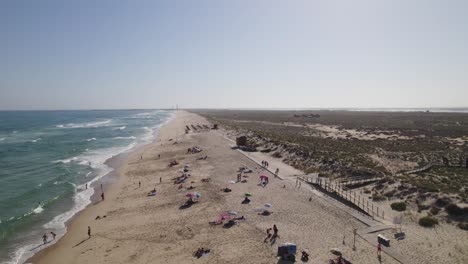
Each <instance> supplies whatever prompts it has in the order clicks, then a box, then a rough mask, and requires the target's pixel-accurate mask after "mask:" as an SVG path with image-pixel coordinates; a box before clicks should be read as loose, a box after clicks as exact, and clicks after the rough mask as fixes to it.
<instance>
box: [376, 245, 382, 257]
mask: <svg viewBox="0 0 468 264" xmlns="http://www.w3.org/2000/svg"><path fill="white" fill-rule="evenodd" d="M381 254H382V245H381V244H380V243H378V244H377V256H378V257H380V255H381Z"/></svg>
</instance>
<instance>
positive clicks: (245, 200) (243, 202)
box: [241, 197, 250, 204]
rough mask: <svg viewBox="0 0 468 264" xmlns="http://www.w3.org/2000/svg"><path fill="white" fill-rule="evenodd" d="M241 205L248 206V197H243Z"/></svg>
mask: <svg viewBox="0 0 468 264" xmlns="http://www.w3.org/2000/svg"><path fill="white" fill-rule="evenodd" d="M241 203H242V204H249V203H250V199H249V197H245V198H244V200H243V201H242V202H241Z"/></svg>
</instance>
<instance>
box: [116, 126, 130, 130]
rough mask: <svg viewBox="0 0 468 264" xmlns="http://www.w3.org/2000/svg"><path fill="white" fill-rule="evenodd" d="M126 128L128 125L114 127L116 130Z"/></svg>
mask: <svg viewBox="0 0 468 264" xmlns="http://www.w3.org/2000/svg"><path fill="white" fill-rule="evenodd" d="M125 128H127V127H126V126H121V127H114V128H113V129H114V130H124V129H125Z"/></svg>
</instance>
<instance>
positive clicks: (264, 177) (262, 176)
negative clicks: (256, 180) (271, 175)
mask: <svg viewBox="0 0 468 264" xmlns="http://www.w3.org/2000/svg"><path fill="white" fill-rule="evenodd" d="M260 179H268V177H267V176H265V175H261V176H260Z"/></svg>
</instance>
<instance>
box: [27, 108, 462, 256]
mask: <svg viewBox="0 0 468 264" xmlns="http://www.w3.org/2000/svg"><path fill="white" fill-rule="evenodd" d="M191 124H194V125H195V124H197V125H201V127H202V126H203V125H208V126H210V127H211V125H212V124H210V123H209V122H208V121H207V120H206V119H204V118H203V117H201V116H199V115H196V114H192V113H188V112H185V111H178V112H177V113H176V115H175V117H174V118H173V119H172V120H171V121H170V122H169V123H168V124H166V125H165V126H164V127H162V128H161V130H160V132H159V134H158V136H157V138H156V139H155V141H154V142H153V143H151V144H149V145H147V146H144V147H143V148H141V149H139V150H138V151H136V152H133V153H131V154H130V155H129V156H128V158H127V159H126V160H125V161H124V162H123V164H122V166H121V168H120V169H119V170H118V171H117V173H118V174H119V177H118V180H117V181H116V182H115V183H113V184H111V185H109V186H108V187H106V188H105V195H106V196H105V200H104V201H99V202H96V203H94V204H92V205H90V206H88V207H87V208H86V209H85V210H84V211H82V212H81V213H79V214H78V215H77V216H76V217H74V218H73V220H72V221H71V222H70V223H69V225H68V231H67V234H66V235H65V236H64V237H62V238H61V239H60V240H59V241H58V242H57V243H56V244H54V245H53V246H51V247H49V248H47V249H45V250H44V251H41V252H39V253H38V254H37V255H35V256H34V257H33V258H32V259H30V260H29V261H28V262H29V263H47V264H53V263H80V264H82V263H98V264H100V263H288V262H284V261H282V260H279V258H277V257H276V250H277V246H278V245H280V244H281V243H284V242H292V243H295V244H297V248H298V254H297V256H296V257H297V259H298V261H300V260H299V257H300V252H301V251H303V250H305V251H307V252H308V253H309V254H310V260H309V263H327V261H328V260H329V259H330V258H334V257H335V256H333V255H332V254H331V253H330V249H331V248H339V249H340V250H341V251H342V253H343V256H344V257H345V258H346V259H348V260H350V261H351V262H352V263H379V261H378V258H377V252H376V251H377V250H376V245H377V243H376V241H375V243H372V242H369V241H372V239H373V236H375V235H376V234H373V235H367V236H368V238H367V239H363V237H364V238H365V237H366V236H365V235H362V236H357V237H356V241H355V247H356V250H353V229H357V230H365V229H366V228H367V226H366V225H365V224H364V223H362V222H361V221H358V220H357V219H356V218H354V217H353V216H352V215H351V214H350V213H349V212H347V211H344V210H342V209H340V207H338V206H336V205H335V204H333V203H331V202H330V201H328V200H327V199H325V198H324V197H321V196H320V195H318V194H316V193H314V192H312V189H311V188H310V186H307V185H306V184H304V183H302V185H299V186H298V185H297V181H296V176H298V175H300V174H301V173H302V172H300V171H298V170H296V169H293V168H292V167H290V166H288V165H286V164H283V163H281V161H280V160H279V159H274V158H272V157H271V156H267V155H265V154H263V153H255V154H253V155H251V156H250V157H247V156H246V155H244V154H243V153H241V152H239V151H237V150H233V149H231V146H230V145H231V144H233V143H232V141H230V140H229V139H227V138H225V136H224V135H223V131H217V130H210V129H206V128H204V129H197V130H195V131H194V130H193V129H191V130H190V131H189V133H187V134H186V126H190V125H191ZM194 146H199V147H200V148H201V149H202V151H201V152H200V153H196V154H192V153H187V149H188V148H191V147H194ZM159 155H160V157H159ZM204 156H208V158H207V159H206V160H199V158H200V157H204ZM263 159H264V160H268V161H269V163H270V170H275V169H276V168H279V169H280V173H279V174H280V177H281V178H276V177H275V176H274V175H272V174H271V173H269V172H268V171H265V170H264V169H263V168H261V167H260V166H259V164H257V163H256V162H254V161H255V160H257V161H260V160H263ZM173 160H177V161H178V162H179V164H178V165H176V166H173V167H169V166H168V164H169V162H171V161H173ZM184 164H187V165H189V167H188V168H189V171H188V173H189V174H190V177H189V178H188V179H187V181H186V182H185V183H183V188H179V187H180V184H174V178H175V177H178V176H181V174H182V173H181V172H179V170H181V169H183V167H184ZM239 167H248V168H249V169H252V172H251V173H246V174H245V177H243V178H242V179H243V180H246V182H245V183H241V182H237V183H230V181H236V178H237V177H236V176H237V173H238V172H237V171H238V169H239ZM259 175H267V176H268V177H269V184H268V185H266V187H262V186H260V185H259ZM139 182H141V187H139ZM189 186H193V187H194V189H191V190H186V188H187V187H189ZM226 187H227V188H230V189H232V191H231V192H227V193H226V192H223V191H221V189H223V188H226ZM153 188H155V189H156V195H155V196H147V194H148V192H150V191H151V190H152V189H153ZM188 192H199V193H200V194H201V197H200V198H199V199H198V203H195V204H193V205H192V206H191V207H189V208H186V209H179V207H180V206H181V205H182V204H184V202H185V201H186V200H187V197H186V194H187V193H188ZM245 193H250V194H252V196H251V197H250V199H251V203H250V204H241V201H242V200H243V199H244V194H245ZM265 204H271V208H269V209H268V210H269V211H271V212H272V214H271V215H268V216H264V215H259V214H258V211H256V210H255V209H257V208H261V207H263V206H264V205H265ZM227 211H235V212H237V215H235V216H233V217H241V216H244V217H245V219H244V220H238V221H236V225H234V226H232V227H231V228H224V227H223V225H210V224H209V222H210V221H215V220H216V219H217V218H218V216H219V215H220V214H222V213H224V212H227ZM97 216H100V219H96V218H97ZM274 224H276V226H277V227H278V229H279V232H278V234H279V238H278V239H277V240H276V241H275V243H270V241H267V242H266V243H265V242H264V239H265V237H266V230H267V228H271V227H272V226H273V225H274ZM88 226H90V227H91V233H92V235H91V237H90V238H88V235H87V228H88ZM450 228H451V227H446V228H445V227H444V228H442V227H441V228H440V229H439V231H438V232H440V234H439V236H443V237H444V239H445V240H447V241H448V240H450V238H451V237H453V236H454V234H457V230H456V229H450ZM420 229H421V227H418V226H408V227H407V230H406V231H407V233H408V234H413V233H414V234H420V233H419V231H418V230H420ZM414 237H417V238H418V239H413V238H411V236H410V238H409V239H407V240H403V241H400V242H395V243H398V244H395V246H393V250H395V251H397V252H400V254H403V256H404V257H405V259H408V260H411V263H447V262H446V260H447V259H448V258H449V259H451V260H452V261H453V262H451V263H466V261H468V259H467V255H466V248H463V247H464V245H466V243H467V241H466V233H465V234H461V235H460V237H459V238H453V241H452V244H453V246H452V247H448V246H447V245H446V244H443V243H441V242H440V241H430V240H428V239H427V237H430V236H426V235H415V236H414ZM426 243H430V244H431V246H430V247H429V246H428V245H427V244H426ZM201 247H203V248H208V249H210V253H209V254H207V255H205V256H202V257H201V258H199V259H198V258H196V257H194V256H193V253H194V252H195V251H196V250H197V249H198V248H201ZM335 258H336V257H335ZM397 259H398V258H397ZM397 259H395V258H393V257H392V256H390V255H387V254H386V253H382V257H381V263H401V259H400V260H397Z"/></svg>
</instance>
